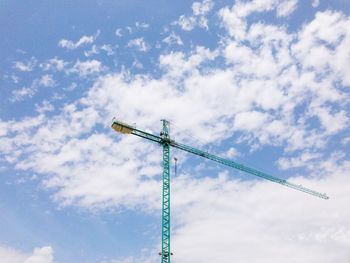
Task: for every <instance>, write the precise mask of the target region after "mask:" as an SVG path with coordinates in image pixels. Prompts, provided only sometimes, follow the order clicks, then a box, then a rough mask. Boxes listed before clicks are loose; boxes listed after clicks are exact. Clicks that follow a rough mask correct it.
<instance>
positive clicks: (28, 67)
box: [13, 57, 37, 72]
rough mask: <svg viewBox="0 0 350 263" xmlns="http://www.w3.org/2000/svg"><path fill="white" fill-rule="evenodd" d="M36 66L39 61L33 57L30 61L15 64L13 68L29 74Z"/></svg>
mask: <svg viewBox="0 0 350 263" xmlns="http://www.w3.org/2000/svg"><path fill="white" fill-rule="evenodd" d="M36 64H37V59H36V58H34V57H32V58H31V59H30V60H28V61H25V62H23V61H16V62H14V65H13V67H14V68H15V69H17V70H19V71H27V72H29V71H32V70H33V69H34V68H35V66H36Z"/></svg>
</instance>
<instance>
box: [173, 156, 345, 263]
mask: <svg viewBox="0 0 350 263" xmlns="http://www.w3.org/2000/svg"><path fill="white" fill-rule="evenodd" d="M336 167H337V166H333V168H335V170H334V171H333V172H332V173H330V174H329V175H328V176H329V177H327V178H324V179H301V178H299V179H298V180H297V181H299V183H300V182H301V183H303V184H305V185H312V186H313V187H315V188H318V189H327V191H328V193H329V194H330V196H331V199H329V200H327V201H325V200H322V199H318V198H315V197H312V196H307V195H305V194H303V193H297V192H295V191H290V190H289V189H287V188H284V187H280V186H278V185H274V184H270V183H267V182H251V181H250V182H240V181H235V180H229V179H228V178H227V176H221V177H220V176H219V177H217V178H211V179H209V178H206V179H202V180H194V179H193V180H189V179H188V178H181V177H180V178H178V180H177V181H176V182H174V183H173V186H174V188H175V189H174V190H173V193H174V194H173V200H174V201H173V205H172V208H173V213H172V215H173V223H174V224H176V227H174V232H173V239H172V250H173V251H174V257H173V259H172V260H173V261H174V262H185V263H189V262H198V261H200V262H203V263H206V262H214V261H215V262H233V261H234V262H256V261H259V262H281V261H283V262H286V263H289V262H305V263H307V262H324V263H331V262H335V261H341V262H342V261H346V259H347V258H349V257H350V252H349V251H350V250H349V249H348V247H349V246H350V230H349V229H350V225H349V220H348V218H349V217H350V212H349V210H348V209H346V207H347V203H348V200H347V199H348V198H347V193H348V192H349V190H350V189H349V184H348V183H346V182H348V181H349V177H348V176H347V174H348V173H349V171H350V166H349V163H348V162H344V163H343V164H342V165H340V166H338V167H337V168H336ZM230 173H231V172H230ZM232 173H234V172H232ZM184 203H185V204H184ZM186 204H187V205H186ZM213 248H215V249H213ZM252 251H253V253H252Z"/></svg>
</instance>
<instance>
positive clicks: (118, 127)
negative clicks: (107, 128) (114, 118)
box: [112, 122, 134, 134]
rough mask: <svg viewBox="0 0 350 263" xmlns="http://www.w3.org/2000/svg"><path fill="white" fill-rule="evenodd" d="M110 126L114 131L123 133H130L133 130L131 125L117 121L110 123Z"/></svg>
mask: <svg viewBox="0 0 350 263" xmlns="http://www.w3.org/2000/svg"><path fill="white" fill-rule="evenodd" d="M112 128H113V130H115V131H116V132H120V133H123V134H130V133H131V132H132V131H133V129H134V128H133V127H131V126H129V125H127V124H124V123H118V122H113V124H112Z"/></svg>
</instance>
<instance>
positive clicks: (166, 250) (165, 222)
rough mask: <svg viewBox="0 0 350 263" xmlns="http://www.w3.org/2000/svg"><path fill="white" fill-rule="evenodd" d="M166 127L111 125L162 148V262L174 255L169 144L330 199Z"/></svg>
mask: <svg viewBox="0 0 350 263" xmlns="http://www.w3.org/2000/svg"><path fill="white" fill-rule="evenodd" d="M162 124H163V129H162V132H161V133H160V136H157V135H154V134H151V133H149V132H146V131H142V130H139V129H137V128H136V127H134V126H131V125H129V124H126V123H123V122H121V121H117V120H113V123H112V128H113V129H114V130H115V131H117V132H119V133H123V134H133V135H136V136H138V137H142V138H144V139H147V140H150V141H153V142H156V143H158V144H160V145H162V147H163V178H162V251H161V252H160V253H159V255H160V256H161V263H170V256H171V255H172V253H171V251H170V146H172V147H175V148H178V149H180V150H183V151H186V152H189V153H192V154H195V155H198V156H201V157H203V158H206V159H209V160H212V161H215V162H217V163H221V164H223V165H226V166H229V167H232V168H234V169H237V170H239V171H243V172H245V173H248V174H251V175H255V176H258V177H261V178H264V179H267V180H269V181H272V182H275V183H278V184H281V185H284V186H287V187H290V188H293V189H295V190H298V191H302V192H304V193H307V194H311V195H314V196H317V197H319V198H323V199H328V198H329V197H328V196H327V195H326V194H322V193H319V192H317V191H314V190H311V189H309V188H306V187H304V186H302V185H297V184H294V183H290V182H288V181H287V180H284V179H280V178H278V177H275V176H272V175H269V174H267V173H264V172H261V171H259V170H256V169H254V168H251V167H248V166H246V165H243V164H240V163H237V162H235V161H232V160H227V159H225V158H222V157H219V156H216V155H214V154H211V153H208V152H206V151H202V150H199V149H196V148H194V147H191V146H188V145H185V144H182V143H178V142H176V141H174V140H172V139H171V138H170V132H169V122H168V121H167V120H162Z"/></svg>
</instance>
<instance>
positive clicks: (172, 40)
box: [163, 32, 183, 46]
mask: <svg viewBox="0 0 350 263" xmlns="http://www.w3.org/2000/svg"><path fill="white" fill-rule="evenodd" d="M163 42H164V43H166V44H168V45H174V44H176V45H179V46H182V45H183V42H182V40H181V38H180V36H179V35H177V34H175V33H174V32H171V34H170V35H169V36H167V37H166V38H164V39H163Z"/></svg>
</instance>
